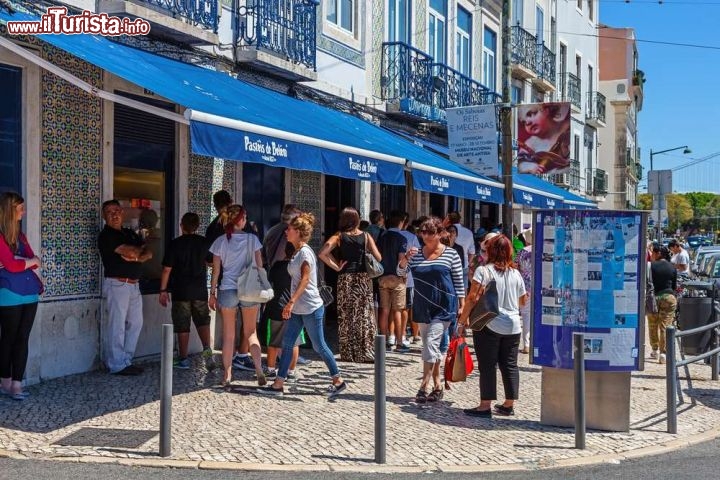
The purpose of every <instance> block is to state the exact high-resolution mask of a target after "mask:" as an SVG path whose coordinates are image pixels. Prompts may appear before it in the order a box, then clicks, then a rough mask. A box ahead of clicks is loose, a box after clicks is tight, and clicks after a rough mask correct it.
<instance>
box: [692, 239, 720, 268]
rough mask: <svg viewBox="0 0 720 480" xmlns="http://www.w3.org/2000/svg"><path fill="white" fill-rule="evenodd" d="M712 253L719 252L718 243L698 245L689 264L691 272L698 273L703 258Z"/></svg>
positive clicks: (719, 246)
mask: <svg viewBox="0 0 720 480" xmlns="http://www.w3.org/2000/svg"><path fill="white" fill-rule="evenodd" d="M712 253H720V245H711V246H700V247H698V249H697V252H695V255H694V256H693V261H692V263H691V265H690V270H691V271H692V272H693V273H700V272H701V271H702V265H703V263H704V260H705V258H706V257H707V256H708V255H710V254H712Z"/></svg>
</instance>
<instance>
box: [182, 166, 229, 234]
mask: <svg viewBox="0 0 720 480" xmlns="http://www.w3.org/2000/svg"><path fill="white" fill-rule="evenodd" d="M237 168H238V163H237V162H234V161H231V160H222V159H215V158H212V157H206V156H203V155H196V154H194V153H191V154H190V161H189V162H188V211H190V212H195V213H197V214H198V215H199V216H200V228H199V229H198V232H199V233H201V234H204V233H205V229H206V228H207V226H208V225H209V224H210V222H211V221H212V219H213V217H214V216H215V215H216V213H215V209H214V207H213V203H212V196H213V193H215V192H217V191H218V190H227V191H228V192H230V195H231V196H232V197H233V198H234V197H235V189H234V186H235V172H236V169H237ZM183 213H185V212H182V213H181V215H182V214H183Z"/></svg>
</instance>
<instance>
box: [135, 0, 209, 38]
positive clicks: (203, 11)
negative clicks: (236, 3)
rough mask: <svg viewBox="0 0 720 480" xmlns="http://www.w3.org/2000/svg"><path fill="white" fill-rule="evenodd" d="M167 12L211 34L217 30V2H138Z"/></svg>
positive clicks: (182, 0)
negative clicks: (209, 31)
mask: <svg viewBox="0 0 720 480" xmlns="http://www.w3.org/2000/svg"><path fill="white" fill-rule="evenodd" d="M140 1H141V2H144V3H149V4H150V5H155V6H157V7H160V8H161V9H163V10H166V11H168V12H169V13H170V14H172V16H173V17H176V16H177V17H182V18H184V19H185V20H188V21H190V22H191V23H192V24H194V25H199V26H202V27H204V28H207V29H208V30H212V31H213V33H217V30H218V3H220V2H219V0H140Z"/></svg>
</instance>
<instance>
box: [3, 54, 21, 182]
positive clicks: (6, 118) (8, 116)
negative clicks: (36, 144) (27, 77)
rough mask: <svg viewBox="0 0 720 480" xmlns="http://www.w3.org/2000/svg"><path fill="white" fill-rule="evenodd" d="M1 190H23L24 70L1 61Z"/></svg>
mask: <svg viewBox="0 0 720 480" xmlns="http://www.w3.org/2000/svg"><path fill="white" fill-rule="evenodd" d="M0 92H2V101H1V102H0V193H1V192H7V191H15V192H18V193H21V192H22V185H21V180H22V170H21V165H22V70H20V69H19V68H15V67H10V66H7V65H0Z"/></svg>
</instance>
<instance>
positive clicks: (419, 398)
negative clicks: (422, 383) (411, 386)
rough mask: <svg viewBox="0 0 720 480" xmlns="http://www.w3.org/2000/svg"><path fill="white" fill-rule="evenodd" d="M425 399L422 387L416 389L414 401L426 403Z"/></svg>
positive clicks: (425, 393)
mask: <svg viewBox="0 0 720 480" xmlns="http://www.w3.org/2000/svg"><path fill="white" fill-rule="evenodd" d="M427 400H428V395H427V392H426V391H425V390H423V389H420V390H418V392H417V393H416V394H415V403H426V402H427Z"/></svg>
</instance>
